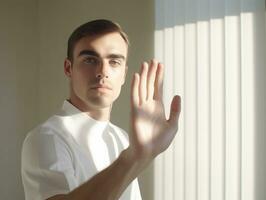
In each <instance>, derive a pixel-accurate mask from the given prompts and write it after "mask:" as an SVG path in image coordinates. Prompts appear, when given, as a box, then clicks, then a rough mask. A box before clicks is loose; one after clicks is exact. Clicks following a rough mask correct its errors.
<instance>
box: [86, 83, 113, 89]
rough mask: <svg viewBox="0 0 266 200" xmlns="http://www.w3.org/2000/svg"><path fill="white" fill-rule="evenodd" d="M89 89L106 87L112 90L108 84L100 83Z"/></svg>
mask: <svg viewBox="0 0 266 200" xmlns="http://www.w3.org/2000/svg"><path fill="white" fill-rule="evenodd" d="M91 89H95V90H96V89H107V90H112V88H111V87H109V86H108V85H101V84H98V85H94V86H92V87H91Z"/></svg>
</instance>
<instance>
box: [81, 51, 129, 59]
mask: <svg viewBox="0 0 266 200" xmlns="http://www.w3.org/2000/svg"><path fill="white" fill-rule="evenodd" d="M83 55H87V56H95V57H98V58H100V55H99V54H98V53H97V52H96V51H93V50H83V51H81V52H80V53H79V55H78V56H83ZM106 57H107V58H118V59H122V60H126V58H125V56H123V55H122V54H116V53H112V54H109V55H107V56H106Z"/></svg>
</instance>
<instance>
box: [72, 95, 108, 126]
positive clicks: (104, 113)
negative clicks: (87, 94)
mask: <svg viewBox="0 0 266 200" xmlns="http://www.w3.org/2000/svg"><path fill="white" fill-rule="evenodd" d="M68 101H69V102H70V103H71V104H72V105H73V106H75V107H76V108H78V109H79V110H80V111H82V112H85V113H86V114H87V115H88V116H90V117H91V118H93V119H95V120H97V121H109V120H110V113H111V109H112V106H108V107H100V106H95V105H88V104H87V103H85V102H84V101H82V100H81V99H80V98H78V97H76V96H72V95H71V97H70V98H69V99H68Z"/></svg>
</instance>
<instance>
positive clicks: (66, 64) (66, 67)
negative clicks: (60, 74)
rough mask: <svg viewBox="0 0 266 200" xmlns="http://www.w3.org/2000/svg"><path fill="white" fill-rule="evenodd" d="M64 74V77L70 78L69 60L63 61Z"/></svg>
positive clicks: (70, 65) (70, 64)
mask: <svg viewBox="0 0 266 200" xmlns="http://www.w3.org/2000/svg"><path fill="white" fill-rule="evenodd" d="M64 72H65V75H66V76H67V77H68V78H71V76H72V63H71V61H70V60H69V59H67V58H66V59H65V61H64Z"/></svg>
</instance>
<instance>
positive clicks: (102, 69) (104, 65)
mask: <svg viewBox="0 0 266 200" xmlns="http://www.w3.org/2000/svg"><path fill="white" fill-rule="evenodd" d="M108 68H109V66H108V62H106V61H102V62H101V63H100V65H99V66H98V67H97V71H96V78H99V79H102V78H108V77H109V76H108Z"/></svg>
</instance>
